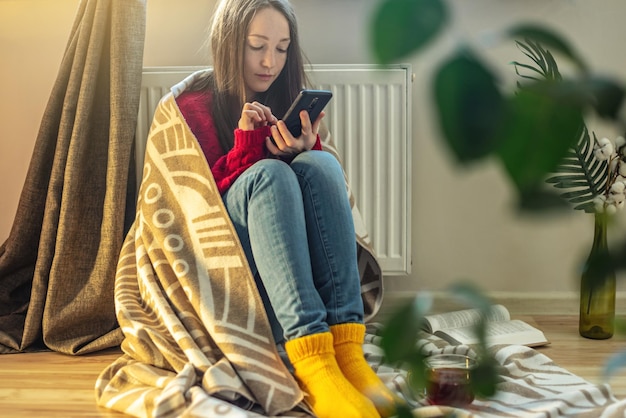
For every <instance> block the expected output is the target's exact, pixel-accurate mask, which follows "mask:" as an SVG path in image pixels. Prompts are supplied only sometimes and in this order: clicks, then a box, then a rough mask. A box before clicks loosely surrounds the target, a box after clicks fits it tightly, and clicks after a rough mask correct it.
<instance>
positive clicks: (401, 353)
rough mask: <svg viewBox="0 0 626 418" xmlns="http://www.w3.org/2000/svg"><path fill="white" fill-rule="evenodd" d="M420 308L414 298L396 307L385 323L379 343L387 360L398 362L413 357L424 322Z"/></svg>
mask: <svg viewBox="0 0 626 418" xmlns="http://www.w3.org/2000/svg"><path fill="white" fill-rule="evenodd" d="M422 310H423V307H422V305H421V304H420V303H419V299H415V300H413V301H411V302H409V303H405V304H404V305H403V306H401V307H400V308H399V309H397V310H396V311H395V312H394V313H393V315H392V316H391V318H390V319H389V320H388V321H387V322H386V323H385V326H384V327H383V330H382V332H381V344H380V345H381V348H382V349H383V351H384V353H385V359H386V361H387V362H389V363H392V364H400V363H404V362H411V361H412V359H414V357H415V355H416V349H415V345H416V342H417V339H418V335H419V332H420V330H421V329H422V325H423V323H424V313H423V311H422Z"/></svg>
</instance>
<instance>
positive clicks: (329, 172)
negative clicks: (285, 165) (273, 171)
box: [291, 151, 343, 181]
mask: <svg viewBox="0 0 626 418" xmlns="http://www.w3.org/2000/svg"><path fill="white" fill-rule="evenodd" d="M291 168H292V169H293V170H294V171H295V172H296V173H299V174H303V175H304V174H308V175H313V176H318V175H322V176H325V177H326V176H331V177H335V178H337V179H341V181H343V170H342V168H341V165H340V164H339V161H337V159H336V158H335V157H334V156H333V155H332V154H330V153H328V152H326V151H308V152H303V153H302V154H299V155H298V156H297V157H296V158H295V159H294V160H293V162H292V163H291Z"/></svg>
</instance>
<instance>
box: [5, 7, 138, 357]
mask: <svg viewBox="0 0 626 418" xmlns="http://www.w3.org/2000/svg"><path fill="white" fill-rule="evenodd" d="M145 8H146V1H145V0H123V1H122V0H83V1H81V2H80V4H79V7H78V12H77V15H76V20H75V23H74V26H73V28H72V31H71V35H70V39H69V42H68V44H67V48H66V52H65V56H64V58H63V61H62V64H61V68H60V70H59V73H58V76H57V80H56V83H55V85H54V87H53V90H52V93H51V97H50V100H49V103H48V106H47V108H46V110H45V112H44V116H43V119H42V122H41V127H40V131H39V134H38V137H37V141H36V143H35V147H34V152H33V155H32V159H31V162H30V167H29V170H28V174H27V177H26V181H25V184H24V188H23V190H22V194H21V197H20V202H19V205H18V210H17V215H16V218H15V221H14V224H13V227H12V230H11V233H10V235H9V238H8V239H7V241H6V242H4V244H3V245H2V246H1V247H0V353H1V352H4V353H10V352H20V351H33V350H40V349H50V350H55V351H59V352H63V353H67V354H84V353H88V352H93V351H97V350H101V349H103V348H107V347H111V346H114V345H117V344H119V343H120V342H121V341H122V338H123V336H122V333H121V331H120V330H119V327H118V325H117V321H116V318H115V312H114V302H113V286H114V280H115V270H116V264H117V259H118V255H119V251H120V248H121V245H122V241H123V239H124V233H125V229H126V224H127V217H130V218H132V216H133V215H134V209H132V208H129V209H128V210H127V208H126V206H127V205H131V206H132V205H133V204H134V186H133V181H132V173H133V172H134V171H133V167H132V164H133V158H132V149H133V141H134V133H135V126H136V122H137V109H138V103H139V91H140V87H141V73H142V66H143V45H144V37H145V19H146V13H145ZM42 64H43V63H42ZM129 177H130V178H129ZM129 180H130V181H129ZM129 184H130V186H129ZM127 195H129V196H133V197H130V198H129V197H128V196H127Z"/></svg>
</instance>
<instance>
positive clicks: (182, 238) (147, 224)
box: [96, 72, 382, 417]
mask: <svg viewBox="0 0 626 418" xmlns="http://www.w3.org/2000/svg"><path fill="white" fill-rule="evenodd" d="M204 75H206V72H200V73H197V74H194V75H192V76H190V78H188V79H186V80H184V81H183V82H182V83H181V85H180V86H178V87H175V88H174V89H173V90H172V91H173V92H172V93H170V94H168V95H166V96H165V97H164V98H163V99H162V100H161V102H160V104H159V106H158V108H157V109H156V112H155V115H154V119H153V123H152V126H151V129H150V133H149V137H148V141H147V144H146V155H145V162H144V170H143V178H142V182H141V186H140V190H139V196H138V200H137V214H136V219H135V221H134V224H133V226H132V228H131V229H130V231H129V233H128V235H127V237H126V239H125V241H124V244H123V248H122V250H121V253H120V258H119V262H118V267H117V274H116V282H115V306H116V315H117V319H118V322H119V324H120V328H121V330H122V332H123V333H124V341H123V343H122V350H123V352H124V355H122V356H121V357H120V358H119V359H118V360H117V361H116V362H114V363H113V364H111V365H110V366H109V367H108V368H107V369H105V370H104V371H103V372H102V374H101V376H100V377H99V379H98V381H97V383H96V397H97V402H98V404H99V405H102V406H106V407H108V408H112V409H115V410H119V411H122V412H125V413H128V414H130V415H135V416H156V417H169V416H181V415H184V414H189V413H190V410H192V409H193V405H195V404H198V403H202V404H203V407H202V409H203V410H205V411H212V412H205V413H209V415H207V416H215V415H219V414H218V412H219V411H224V410H232V409H233V408H236V407H240V408H242V410H246V409H256V410H258V411H266V413H267V414H269V415H277V414H280V413H284V412H286V411H292V412H293V413H299V412H298V411H305V410H306V407H305V405H304V404H303V403H302V402H301V401H302V399H303V394H302V392H301V391H300V389H299V387H298V385H297V383H296V382H295V380H294V378H293V377H292V375H291V373H290V372H289V370H288V369H287V367H286V366H285V364H284V362H283V361H282V359H281V357H280V355H279V353H278V350H277V348H276V345H275V343H274V341H273V340H272V338H271V337H270V336H271V330H270V326H269V322H268V319H267V316H266V313H265V310H264V308H263V305H262V302H261V298H260V296H259V294H258V291H257V289H256V286H255V284H254V278H253V277H252V275H251V272H250V270H249V267H248V264H247V261H246V257H245V255H244V252H243V250H242V248H241V245H240V243H239V240H238V238H237V235H236V233H235V230H234V228H233V226H232V224H231V222H230V220H229V218H228V215H227V212H226V210H225V208H224V205H223V202H222V200H221V196H220V194H219V192H218V190H217V187H216V185H215V181H214V179H213V177H212V175H211V171H210V169H209V166H208V164H207V163H206V159H205V157H204V155H203V153H202V150H201V149H200V146H199V144H198V141H197V140H196V138H195V137H194V136H193V134H192V133H191V131H190V130H189V128H188V126H187V124H186V123H185V121H184V119H183V117H182V114H181V113H180V111H179V109H178V107H177V105H176V101H175V97H176V95H175V93H176V92H177V91H178V92H180V91H182V90H184V88H185V87H186V86H187V85H188V84H187V83H189V82H190V81H191V80H192V79H194V78H195V77H202V76H204ZM320 136H321V137H322V138H323V147H324V149H325V150H326V151H329V152H332V153H334V154H335V155H336V150H335V148H334V147H333V144H332V142H331V141H330V135H329V134H328V132H327V131H324V132H322V133H321V134H320ZM347 193H350V191H349V188H347ZM349 197H350V203H351V205H352V208H353V215H354V221H355V227H356V231H357V236H356V237H355V245H358V248H359V251H358V256H359V260H358V262H359V269H360V272H361V277H362V296H363V300H364V304H365V306H366V315H367V319H369V318H371V317H372V316H373V315H375V314H376V312H377V310H378V308H379V307H380V303H381V300H382V275H381V270H380V267H379V265H378V263H377V262H376V258H375V256H374V253H373V251H372V248H371V245H370V242H369V239H368V236H367V234H366V233H364V231H365V228H363V224H362V221H361V218H360V216H359V213H358V209H357V208H356V205H355V204H354V198H353V197H352V195H351V194H350V196H349ZM225 401H227V402H225ZM207 403H208V404H209V405H211V408H209V409H208V410H207V409H206V407H207Z"/></svg>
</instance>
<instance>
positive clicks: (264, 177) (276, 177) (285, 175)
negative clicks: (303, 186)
mask: <svg viewBox="0 0 626 418" xmlns="http://www.w3.org/2000/svg"><path fill="white" fill-rule="evenodd" d="M249 170H253V172H254V176H255V178H257V181H262V182H263V183H267V184H268V185H272V186H277V187H282V186H285V185H288V184H289V183H291V182H297V179H296V178H295V176H294V173H293V170H292V169H291V168H290V167H289V165H288V164H287V163H285V162H284V161H281V160H276V159H265V160H261V161H259V162H257V163H256V164H254V165H253V166H252V167H251V168H250V169H249Z"/></svg>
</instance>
